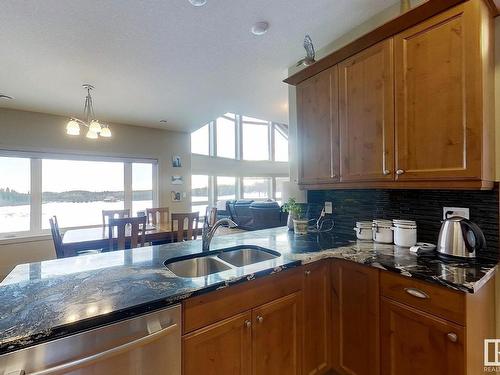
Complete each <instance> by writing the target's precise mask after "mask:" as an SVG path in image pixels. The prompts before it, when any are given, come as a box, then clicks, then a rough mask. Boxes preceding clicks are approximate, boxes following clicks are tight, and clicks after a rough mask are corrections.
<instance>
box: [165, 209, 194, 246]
mask: <svg viewBox="0 0 500 375" xmlns="http://www.w3.org/2000/svg"><path fill="white" fill-rule="evenodd" d="M185 221H187V225H186V226H184V224H185ZM199 221H200V213H199V212H189V213H177V214H172V222H171V223H172V224H171V226H172V233H174V232H175V229H174V223H175V222H177V234H176V236H175V240H176V242H182V241H184V240H188V241H189V240H196V237H197V236H198V223H199ZM184 231H186V232H187V235H186V236H184Z"/></svg>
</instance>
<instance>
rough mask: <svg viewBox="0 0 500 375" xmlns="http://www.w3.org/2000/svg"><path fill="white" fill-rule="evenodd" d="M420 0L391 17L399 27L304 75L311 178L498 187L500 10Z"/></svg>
mask: <svg viewBox="0 0 500 375" xmlns="http://www.w3.org/2000/svg"><path fill="white" fill-rule="evenodd" d="M430 3H432V4H430ZM429 4H430V5H429ZM420 7H422V8H421V9H422V10H421V12H420V13H419V12H417V8H420ZM417 8H415V10H412V11H410V12H408V14H406V13H405V14H404V15H402V16H401V19H402V20H406V22H407V24H405V23H404V22H403V21H401V22H400V23H394V24H393V23H391V24H392V25H393V29H392V30H393V33H395V32H398V31H400V33H399V34H395V35H392V36H390V37H387V38H386V39H382V40H381V39H379V37H380V36H379V34H377V32H375V31H374V33H373V34H374V35H373V36H372V37H373V39H374V41H373V43H372V45H371V46H369V47H367V48H365V49H362V50H360V49H358V50H356V43H357V42H353V46H352V48H351V51H352V53H353V54H352V55H351V56H350V57H347V58H345V57H346V55H345V53H347V50H349V49H347V50H346V49H345V48H344V49H342V51H343V52H342V53H339V54H337V55H338V56H339V60H337V61H336V65H332V66H331V67H330V68H327V69H326V70H323V71H320V72H319V73H317V74H316V75H314V76H312V77H310V78H307V79H305V80H304V81H302V82H300V83H299V84H298V85H297V128H298V129H297V135H298V140H297V143H298V167H299V183H300V184H301V185H303V186H305V187H307V188H309V189H311V188H318V189H324V188H325V185H328V187H332V188H357V187H359V188H457V189H459V188H461V189H474V188H492V187H493V182H492V181H494V180H495V178H494V177H495V176H494V168H493V167H494V162H495V153H494V151H495V147H494V139H495V137H494V124H493V110H494V103H493V100H494V93H493V68H494V66H493V65H494V64H493V58H492V56H493V55H492V51H493V48H492V46H493V45H494V43H493V36H494V32H493V18H492V15H491V13H490V10H489V8H488V6H487V5H486V4H485V1H483V0H469V1H465V2H461V3H459V4H458V5H456V6H454V7H452V8H449V7H448V8H447V10H444V11H443V8H442V4H441V3H439V2H438V1H433V2H424V4H423V5H421V6H419V7H417ZM433 9H434V10H436V9H439V12H440V13H439V12H437V11H435V12H433ZM426 12H427V13H428V14H429V15H428V16H427V17H425V18H424V17H423V16H422V15H423V14H425V13H426ZM431 16H432V17H431ZM415 19H419V20H421V22H419V23H416V22H415ZM391 22H392V21H391ZM380 32H382V31H380ZM383 32H384V33H385V32H387V30H385V29H384V31H383ZM368 35H369V34H368ZM377 38H378V39H377ZM365 39H369V38H368V36H365V37H364V39H363V40H364V41H365V42H366V40H365ZM334 55H335V54H334ZM337 55H335V56H337ZM340 56H343V60H340ZM347 56H349V55H347ZM325 61H326V60H325ZM324 65H325V62H324V61H323V60H322V61H319V62H318V63H316V64H314V65H313V66H312V67H311V70H312V71H315V70H316V69H324ZM314 67H315V68H314ZM320 67H321V68H320ZM313 68H314V69H313Z"/></svg>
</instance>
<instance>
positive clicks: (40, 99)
mask: <svg viewBox="0 0 500 375" xmlns="http://www.w3.org/2000/svg"><path fill="white" fill-rule="evenodd" d="M396 2H397V1H395V0H271V1H270V0H208V1H207V4H206V5H205V6H203V7H193V6H192V5H191V4H190V3H189V2H188V0H142V1H140V0H106V1H102V0H78V1H77V0H23V1H21V0H2V1H1V7H0V93H3V94H8V95H11V96H14V97H15V100H13V101H6V100H1V99H0V100H1V101H0V106H3V107H10V108H17V109H24V110H32V111H39V112H47V113H56V114H62V115H80V114H81V111H82V107H83V101H84V95H85V92H84V90H83V89H82V88H81V84H82V83H87V82H88V83H91V84H93V85H95V86H96V90H95V92H94V95H93V96H94V107H95V111H96V115H97V117H98V118H100V119H102V120H105V121H110V122H120V123H128V124H135V125H144V126H158V127H166V128H168V129H177V130H188V129H194V128H197V127H199V126H201V125H202V124H203V123H205V122H207V121H209V120H211V119H212V118H215V117H216V116H217V115H218V114H222V113H225V112H239V113H244V114H247V115H250V116H254V117H260V118H265V119H268V120H274V121H280V122H287V121H288V108H287V88H286V85H285V84H284V83H282V82H281V81H282V80H283V79H284V78H285V77H286V75H287V68H288V67H289V66H290V65H292V64H294V62H296V61H297V60H299V59H300V58H301V57H302V56H303V54H304V51H303V49H302V40H303V38H304V34H306V33H309V34H310V35H311V37H312V39H313V41H314V43H315V45H316V49H319V48H321V47H323V46H325V45H326V44H328V43H329V42H331V41H333V40H334V39H336V38H338V37H339V36H341V35H342V34H344V33H346V32H347V31H349V30H350V29H352V28H353V27H354V26H356V25H358V24H360V23H362V22H363V21H364V20H366V19H368V18H369V17H371V16H372V15H374V14H376V13H378V12H379V11H381V10H383V9H385V8H386V7H388V6H390V5H392V4H394V3H396ZM261 20H266V21H268V22H269V23H270V29H269V31H268V32H267V34H265V35H264V36H261V37H257V36H254V35H252V34H251V33H250V28H251V26H252V24H253V23H254V22H256V21H261ZM161 119H166V120H168V123H167V124H166V125H165V124H160V123H159V120H161ZM0 126H1V124H0Z"/></svg>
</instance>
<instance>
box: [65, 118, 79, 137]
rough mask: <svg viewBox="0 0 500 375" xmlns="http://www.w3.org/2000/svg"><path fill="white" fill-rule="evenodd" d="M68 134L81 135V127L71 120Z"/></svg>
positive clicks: (67, 127)
mask: <svg viewBox="0 0 500 375" xmlns="http://www.w3.org/2000/svg"><path fill="white" fill-rule="evenodd" d="M66 134H68V135H80V125H78V122H76V121H75V120H70V121H69V122H68V124H67V125H66Z"/></svg>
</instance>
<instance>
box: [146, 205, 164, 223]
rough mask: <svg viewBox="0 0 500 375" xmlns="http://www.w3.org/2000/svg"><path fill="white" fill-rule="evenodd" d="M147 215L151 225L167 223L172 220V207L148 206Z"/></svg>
mask: <svg viewBox="0 0 500 375" xmlns="http://www.w3.org/2000/svg"><path fill="white" fill-rule="evenodd" d="M146 216H147V217H148V224H151V225H158V224H159V225H161V224H167V223H169V222H170V208H168V207H158V208H147V209H146Z"/></svg>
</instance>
